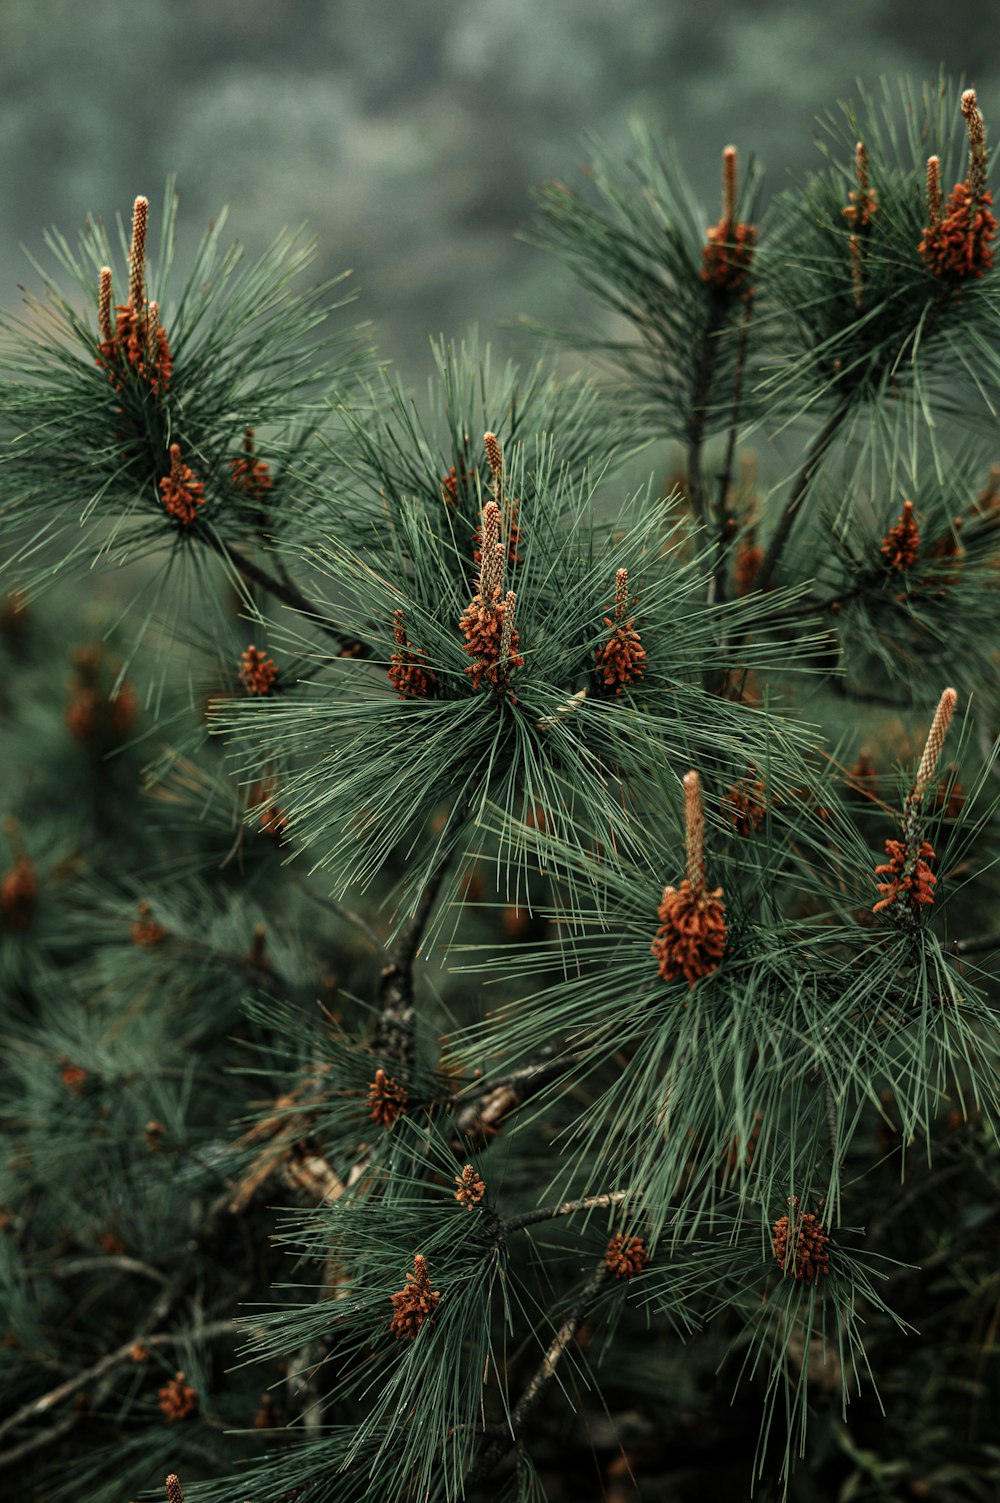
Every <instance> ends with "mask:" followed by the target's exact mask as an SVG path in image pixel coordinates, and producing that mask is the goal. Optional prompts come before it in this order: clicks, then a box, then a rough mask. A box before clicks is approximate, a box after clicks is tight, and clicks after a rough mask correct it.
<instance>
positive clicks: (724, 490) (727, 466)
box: [712, 295, 753, 605]
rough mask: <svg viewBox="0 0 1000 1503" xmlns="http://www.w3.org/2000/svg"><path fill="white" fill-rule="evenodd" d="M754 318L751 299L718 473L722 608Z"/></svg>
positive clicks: (717, 587) (718, 596)
mask: <svg viewBox="0 0 1000 1503" xmlns="http://www.w3.org/2000/svg"><path fill="white" fill-rule="evenodd" d="M752 317H753V297H752V296H750V295H748V296H747V298H746V301H745V303H744V305H743V318H742V321H741V323H740V342H739V347H738V350H737V354H736V374H735V377H734V380H733V405H732V408H731V410H730V414H729V433H728V435H727V437H726V453H725V458H724V459H723V462H722V470H721V471H720V473H719V494H718V498H717V500H716V505H715V576H714V595H713V601H712V603H713V604H714V605H722V604H723V602H724V601H725V598H726V569H725V557H726V543H727V541H728V537H727V529H728V524H729V513H728V511H727V509H726V497H727V495H728V493H729V483H730V481H731V479H732V474H733V458H734V456H735V454H736V433H737V430H738V427H739V418H740V402H741V401H742V398H743V373H744V370H745V368H746V356H747V345H748V343H749V340H750V320H751V318H752Z"/></svg>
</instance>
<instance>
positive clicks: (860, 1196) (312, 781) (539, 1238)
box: [0, 84, 1000, 1503]
mask: <svg viewBox="0 0 1000 1503" xmlns="http://www.w3.org/2000/svg"><path fill="white" fill-rule="evenodd" d="M827 128H828V137H829V144H828V145H827V147H826V148H825V149H826V153H827V165H826V166H825V168H824V169H823V170H822V171H820V172H817V173H816V174H814V175H812V176H811V177H809V178H808V179H807V180H806V181H804V182H802V183H800V184H798V185H797V186H795V187H793V188H791V189H789V190H787V191H786V192H784V193H783V194H781V195H780V196H779V197H777V198H775V199H774V200H773V201H772V202H771V203H770V204H769V205H768V206H767V207H766V208H765V207H764V206H763V200H762V194H761V182H760V176H759V174H758V173H757V172H756V169H753V170H751V171H750V172H744V173H743V175H742V181H741V173H740V162H739V156H738V153H737V150H736V148H735V147H732V146H727V147H726V148H725V149H724V150H723V153H722V178H723V193H722V209H721V215H720V217H719V218H718V219H716V220H714V221H713V219H712V217H711V212H710V211H708V210H703V209H702V208H701V207H700V206H699V204H698V202H697V199H696V196H695V195H694V194H693V193H692V191H691V190H690V189H689V188H688V187H687V185H686V184H685V182H684V180H683V178H682V175H681V173H680V171H679V169H678V167H677V165H676V163H675V162H674V160H673V158H672V157H671V156H670V155H669V154H668V155H666V156H664V155H661V154H659V153H658V152H657V151H656V150H655V149H654V147H653V145H652V143H651V140H650V139H649V137H648V136H646V135H645V134H643V133H639V135H638V137H637V158H636V161H635V162H634V163H633V164H631V165H629V166H624V165H620V164H615V163H612V162H599V163H597V164H595V166H594V168H593V170H592V172H591V174H590V178H589V181H588V185H587V187H586V189H585V190H582V191H577V190H575V189H572V188H569V187H566V186H565V185H563V184H558V185H553V186H551V187H548V188H545V189H543V190H542V191H541V192H540V193H539V195H538V200H537V202H538V210H539V218H538V221H537V224H536V238H537V239H538V240H540V241H541V242H543V243H544V244H545V245H547V246H548V247H549V248H550V249H552V250H554V251H555V252H556V253H557V254H558V255H559V256H561V257H562V258H563V259H564V260H565V261H566V263H567V264H568V266H569V268H570V269H571V271H572V272H573V273H574V274H575V275H576V276H577V277H578V278H579V279H580V281H581V282H582V283H583V284H584V286H585V287H586V288H587V289H588V291H589V292H590V293H591V294H592V295H593V296H594V299H595V302H596V305H597V307H598V309H603V310H604V311H605V312H606V311H607V310H609V309H610V310H611V311H612V312H613V313H614V314H615V316H616V323H615V328H616V330H617V331H619V332H618V334H617V335H616V336H615V337H614V338H611V337H609V335H608V330H607V327H606V326H601V327H599V328H598V329H597V330H596V331H595V332H593V333H591V334H587V333H582V332H579V331H569V332H566V331H564V332H563V333H562V336H561V337H562V338H564V339H569V340H572V341H573V342H575V343H576V344H578V345H579V346H581V347H582V348H585V349H588V348H589V349H590V350H591V351H592V352H594V353H595V354H597V355H598V356H599V357H600V358H599V360H598V361H597V371H596V374H595V377H594V379H593V380H589V379H584V378H582V377H581V378H570V379H562V378H559V377H557V376H556V375H555V374H554V373H553V372H550V371H549V370H548V369H547V367H546V366H545V365H544V363H542V364H539V365H538V366H537V367H536V368H535V369H533V370H530V371H528V372H527V373H523V372H520V371H518V370H517V369H515V368H513V367H511V368H507V369H505V370H503V371H499V372H498V371H497V370H496V369H495V368H493V367H491V363H490V360H489V357H488V355H487V354H486V353H480V351H479V350H478V349H477V348H476V346H475V345H474V344H470V345H463V346H459V347H455V346H453V345H441V346H437V347H435V350H434V357H435V365H436V374H435V380H434V382H433V384H432V390H431V394H430V398H429V401H428V403H427V404H426V406H425V407H424V408H418V407H417V406H416V405H414V404H413V403H412V402H411V401H410V399H409V398H408V397H407V395H406V394H405V393H404V392H403V391H402V390H401V389H400V388H399V386H398V384H397V383H395V382H394V380H393V379H392V378H391V377H390V376H388V375H387V374H386V373H385V371H383V370H382V369H380V368H379V365H378V361H377V359H376V357H375V356H374V355H373V353H372V352H371V351H370V350H368V349H367V347H366V345H365V341H364V336H363V332H362V331H361V330H358V329H347V328H339V327H338V329H337V330H336V331H335V332H333V333H331V332H330V329H329V327H328V322H327V320H328V315H329V314H330V313H332V312H333V309H332V308H330V307H329V293H330V289H329V288H319V289H312V290H309V291H307V292H301V291H299V290H298V278H299V276H300V274H301V272H302V271H303V269H304V268H305V266H306V264H307V261H308V248H307V247H306V246H305V245H304V243H303V242H302V240H301V238H300V237H296V236H291V237H288V236H284V237H282V238H280V239H279V240H278V241H277V242H276V243H275V246H274V247H273V249H272V251H271V252H270V253H269V254H268V255H267V256H265V257H264V258H262V260H261V261H260V262H259V263H258V264H257V265H255V266H252V267H246V266H244V265H243V263H242V261H241V259H240V256H239V253H238V252H236V251H229V252H224V251H221V250H220V240H219V226H218V225H217V226H216V227H215V228H214V229H213V230H212V232H211V234H210V235H209V236H208V237H207V239H206V241H205V242H204V244H203V245H202V247H201V249H200V250H199V251H198V252H197V254H196V256H195V258H194V262H193V264H192V266H191V267H190V268H189V269H188V270H187V271H186V273H185V275H184V277H183V279H182V281H181V284H180V288H179V290H176V291H175V287H176V286H177V284H176V283H175V282H174V281H172V267H171V263H172V259H173V227H174V216H175V213H176V203H175V198H174V195H173V191H172V189H171V190H169V191H168V195H167V201H166V205H165V208H164V210H163V211H162V213H161V215H160V216H159V219H158V218H157V215H156V213H155V211H154V210H153V208H152V207H151V206H150V204H149V202H148V201H147V199H146V198H144V197H140V198H137V199H136V201H135V205H134V208H133V211H132V220H131V226H130V228H129V229H128V230H126V229H125V227H124V226H121V227H120V235H119V239H120V241H121V255H120V256H119V258H118V265H117V268H116V264H115V262H116V258H115V256H114V254H113V253H112V246H111V242H110V241H109V239H108V237H107V235H106V234H105V232H104V230H103V228H101V227H100V222H98V223H97V225H93V224H92V225H90V226H89V227H88V228H87V229H86V231H85V233H84V235H83V237H82V239H81V243H80V247H79V249H78V250H74V249H72V248H71V247H70V245H69V244H68V243H67V242H66V241H65V240H64V239H63V238H62V237H61V236H60V235H58V234H55V233H53V234H52V235H50V236H49V238H48V245H49V249H50V251H51V252H53V253H54V255H55V257H56V259H57V261H58V262H59V263H60V266H61V270H62V273H63V274H64V275H68V276H69V278H70V280H71V282H72V283H73V284H74V285H73V286H72V287H71V288H70V290H65V289H62V288H61V287H60V285H59V282H58V280H57V278H56V277H55V276H54V275H50V274H49V273H48V272H47V271H44V270H43V269H42V268H38V270H39V274H40V275H41V276H42V278H43V287H44V293H43V295H42V296H41V297H39V298H37V299H35V300H33V301H31V300H29V303H28V308H27V312H26V313H25V314H24V315H23V316H21V317H10V318H8V319H7V320H6V322H5V328H4V334H3V343H2V347H0V361H2V367H3V374H4V382H3V385H2V389H0V409H2V414H3V423H4V436H3V446H2V450H0V467H2V494H3V501H2V504H0V535H2V536H3V539H4V542H3V557H4V559H5V560H6V568H7V574H8V578H9V583H8V586H7V588H8V591H9V593H8V595H7V599H6V604H5V605H4V607H3V610H2V611H0V654H2V657H3V665H4V671H3V674H2V676H0V715H2V729H3V733H4V737H5V742H6V745H5V761H6V765H7V766H8V767H9V768H10V769H11V777H10V779H9V783H8V803H7V806H6V808H5V809H4V810H2V811H0V812H2V813H4V815H5V821H4V825H3V831H4V836H3V844H2V845H0V865H2V871H0V985H2V987H3V989H4V1001H5V1006H4V1014H3V1022H2V1025H0V1026H2V1033H3V1046H4V1047H3V1053H2V1059H0V1112H2V1120H3V1145H4V1152H3V1155H2V1162H0V1310H2V1320H0V1326H2V1331H0V1477H3V1478H4V1480H5V1481H6V1479H8V1478H9V1479H10V1482H9V1485H10V1487H11V1489H12V1491H11V1496H17V1497H18V1498H19V1499H25V1500H30V1503H42V1500H44V1503H77V1500H79V1499H83V1498H86V1499H88V1500H89V1503H128V1500H129V1499H131V1498H138V1497H140V1496H141V1497H144V1498H164V1497H165V1498H166V1499H167V1503H184V1500H187V1503H242V1500H245V1499H252V1500H253V1503H276V1500H282V1503H292V1500H295V1503H333V1500H336V1503H351V1500H358V1503H361V1500H373V1499H394V1500H395V1499H398V1500H400V1503H402V1500H413V1503H417V1500H420V1503H459V1500H462V1499H469V1500H470V1503H472V1500H475V1499H480V1498H482V1499H485V1498H498V1497H502V1498H505V1499H508V1500H510V1503H515V1500H517V1503H521V1500H523V1503H528V1500H536V1499H541V1498H551V1499H553V1500H554V1503H555V1500H559V1499H564V1498H565V1499H568V1498H574V1499H578V1498H583V1497H591V1496H593V1497H597V1496H600V1497H604V1498H614V1499H616V1500H625V1503H630V1500H632V1499H639V1498H642V1497H646V1498H649V1497H677V1498H681V1499H694V1498H695V1497H698V1498H700V1497H701V1496H702V1495H703V1494H704V1492H705V1490H706V1483H707V1484H708V1486H709V1488H711V1489H712V1490H713V1491H714V1492H715V1493H716V1494H718V1495H719V1496H734V1497H735V1496H746V1495H748V1493H749V1491H750V1489H751V1488H752V1487H754V1486H756V1487H758V1488H759V1489H760V1496H761V1497H765V1498H777V1497H781V1496H791V1497H794V1498H799V1499H802V1500H811V1499H814V1498H815V1499H824V1500H825V1499H829V1500H831V1503H832V1500H833V1499H835V1498H836V1499H847V1498H865V1497H873V1498H874V1497H890V1496H891V1497H897V1496H898V1497H921V1496H932V1497H935V1498H941V1499H948V1500H955V1503H960V1500H973V1499H981V1498H985V1497H987V1496H989V1493H988V1480H987V1479H988V1475H989V1471H990V1468H991V1465H992V1464H993V1462H994V1461H995V1455H996V1453H995V1449H992V1448H993V1447H994V1439H993V1436H992V1433H991V1430H990V1424H989V1416H990V1414H991V1413H992V1412H995V1407H996V1404H997V1402H998V1401H1000V1373H998V1371H997V1367H996V1359H995V1352H994V1351H993V1347H995V1342H993V1340H992V1333H993V1332H994V1330H995V1325H996V1321H995V1306H996V1288H997V1286H996V1247H997V1215H998V1206H1000V1154H998V1144H997V1133H996V1123H997V1116H996V1113H997V1107H998V1099H997V1098H998V1086H997V1080H998V1074H997V1066H998V1062H1000V1049H998V1044H1000V1033H998V1026H997V1011H996V1008H997V1000H998V986H1000V973H998V965H1000V912H998V894H997V883H996V877H995V856H994V852H995V848H996V840H997V836H998V831H1000V796H998V793H997V789H996V777H997V767H996V758H997V750H998V741H997V737H998V732H1000V693H998V692H997V663H998V660H1000V630H998V628H1000V604H998V602H1000V588H998V585H1000V490H998V485H997V476H998V473H1000V471H998V467H997V464H996V460H997V455H996V452H995V415H996V410H997V404H998V402H1000V338H998V336H1000V303H998V300H997V294H996V290H995V288H994V285H993V279H994V277H995V275H996V272H995V271H994V268H993V243H994V240H995V237H996V219H995V217H994V215H993V212H992V194H991V189H990V188H989V154H988V151H987V145H986V123H985V121H984V119H983V115H982V112H981V110H980V107H979V103H978V100H977V97H976V94H975V91H974V90H972V89H966V90H964V91H960V90H956V89H954V88H952V87H951V86H950V85H945V84H942V86H941V87H940V88H937V89H926V90H924V91H923V92H917V91H915V90H911V89H909V88H904V89H903V91H902V93H901V95H900V97H899V98H898V99H896V98H894V97H892V96H891V95H890V94H889V93H886V95H885V97H884V98H883V99H882V100H881V101H879V102H875V101H865V105H864V108H863V109H862V110H860V111H858V110H855V109H854V107H853V106H848V107H845V110H844V114H843V119H842V120H840V119H838V118H834V119H832V120H830V121H828V122H827ZM953 179H954V181H955V186H954V187H953V188H952V189H951V190H950V191H949V192H948V195H947V197H945V188H944V187H943V186H942V185H943V184H947V183H948V182H950V181H952V180H953ZM157 235H158V236H159V239H158V247H159V248H158V251H157V252H156V253H155V254H151V252H150V250H149V245H150V244H151V243H152V241H153V240H154V239H155V238H156V236H157ZM116 289H118V290H117V291H116ZM116 296H119V297H121V298H122V299H123V301H121V302H119V303H116V302H115V298H116ZM623 327H628V328H629V329H630V331H631V332H630V333H628V334H626V335H624V336H621V334H620V331H621V329H622V328H623ZM991 425H993V426H991ZM659 440H670V441H672V443H673V444H674V446H675V447H674V450H673V455H674V463H675V471H674V473H673V474H672V475H671V477H670V479H669V480H668V481H667V482H666V483H665V484H663V483H660V481H659V480H658V479H656V478H655V477H654V478H653V479H651V480H650V481H649V482H648V484H646V485H645V486H643V487H642V488H640V489H639V490H637V491H636V490H634V488H630V486H629V485H628V484H627V483H626V482H625V481H624V480H623V479H622V478H621V477H622V468H621V466H622V462H623V461H624V460H626V459H627V460H629V461H630V464H631V470H632V472H633V473H634V472H635V468H636V464H637V463H638V461H637V457H636V456H637V453H638V451H639V450H640V449H641V447H642V446H643V445H645V444H647V443H651V442H656V441H659ZM758 452H759V453H761V454H762V458H760V459H757V458H755V457H754V456H755V454H756V453H758ZM661 457H662V456H661ZM659 462H660V459H659V458H658V460H657V463H659ZM761 474H768V476H769V484H768V488H767V489H766V490H765V489H764V488H763V486H762V484H761V482H760V481H759V480H758V476H759V475H761ZM111 562H115V563H118V564H125V563H127V564H128V565H129V567H130V570H131V573H130V575H129V578H130V581H131V582H134V591H133V593H134V596H135V599H134V600H133V602H132V605H131V607H130V608H129V609H128V610H124V611H123V613H122V614H121V616H120V617H118V618H115V617H114V616H113V615H112V614H111V612H110V607H109V608H108V610H106V611H105V610H104V608H103V607H101V606H99V605H98V606H96V607H94V606H92V605H86V606H85V605H84V602H85V599H86V597H85V595H84V593H83V592H82V590H81V589H80V587H79V586H78V585H76V584H75V583H74V582H73V570H74V568H79V567H80V566H83V565H86V566H88V567H89V568H97V569H101V568H103V567H106V566H107V565H108V564H109V563H111ZM53 586H55V587H56V589H52V590H51V593H47V591H49V589H50V587H53ZM56 590H57V591H58V593H56ZM54 599H58V601H59V614H58V619H57V618H56V616H55V613H54V611H53V607H52V603H51V602H52V601H53V600H54ZM139 600H144V601H145V602H146V603H145V605H144V606H142V607H140V606H138V605H137V604H136V602H138V601H139ZM78 622H79V636H76V635H74V636H73V638H72V639H70V640H67V637H66V633H67V630H68V627H69V625H70V623H72V626H73V631H74V634H75V633H76V631H77V623H78ZM96 636H101V637H103V638H104V639H105V642H106V645H95V643H94V641H93V640H92V639H93V638H94V637H96ZM53 674H55V675H56V676H57V678H58V677H59V676H60V675H61V676H62V679H63V685H62V688H61V689H60V690H59V691H58V693H57V694H56V695H55V696H54V695H53V693H52V680H53ZM59 694H61V695H62V699H61V700H59ZM67 696H68V698H67ZM57 700H59V702H58V703H57V702H56V701H57ZM880 1394H881V1398H880V1397H879V1395H880ZM956 1394H958V1395H959V1397H958V1398H957V1399H956V1397H955V1395H956ZM967 1395H971V1398H968V1399H967V1397H966V1396H967ZM849 1401H850V1403H851V1407H850V1408H848V1403H849ZM959 1431H960V1433H961V1441H960V1442H959V1441H958V1440H957V1439H956V1438H955V1437H956V1436H957V1435H958V1434H959Z"/></svg>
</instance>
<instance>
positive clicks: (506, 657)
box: [500, 590, 517, 668]
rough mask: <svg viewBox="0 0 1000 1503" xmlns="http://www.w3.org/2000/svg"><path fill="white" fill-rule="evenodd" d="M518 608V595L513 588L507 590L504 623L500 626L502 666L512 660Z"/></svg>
mask: <svg viewBox="0 0 1000 1503" xmlns="http://www.w3.org/2000/svg"><path fill="white" fill-rule="evenodd" d="M516 609H517V596H516V595H515V594H514V591H513V590H508V591H507V598H506V599H505V601H504V611H503V625H502V626H501V628H500V667H501V668H506V666H507V664H508V663H509V662H510V649H511V642H512V640H513V636H514V612H515V611H516Z"/></svg>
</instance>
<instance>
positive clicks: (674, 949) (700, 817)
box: [651, 770, 727, 987]
mask: <svg viewBox="0 0 1000 1503" xmlns="http://www.w3.org/2000/svg"><path fill="white" fill-rule="evenodd" d="M684 828H685V844H686V848H687V877H686V878H685V879H684V881H683V882H682V883H681V885H680V888H679V889H678V888H675V887H666V888H664V890H663V898H662V900H661V902H660V906H659V909H658V913H659V917H660V927H659V929H657V931H656V938H655V939H654V940H653V943H652V946H651V950H652V953H653V955H654V956H655V957H656V961H657V964H658V966H659V971H660V975H661V976H662V977H663V979H664V981H676V980H677V979H678V977H680V976H684V977H685V978H686V979H687V983H688V986H689V987H692V986H694V984H695V982H696V981H698V980H699V979H700V978H701V977H702V976H707V975H709V974H710V973H711V972H712V971H714V970H717V969H718V965H719V962H720V961H721V959H722V956H723V954H724V952H725V948H726V939H727V929H726V920H725V905H724V904H723V903H722V902H721V901H720V900H721V898H722V888H721V887H717V888H716V889H715V891H714V892H709V891H708V890H707V888H706V886H705V816H704V809H703V806H702V798H701V779H700V778H699V776H698V774H697V773H696V772H695V771H693V770H692V771H691V772H688V773H686V774H685V777H684Z"/></svg>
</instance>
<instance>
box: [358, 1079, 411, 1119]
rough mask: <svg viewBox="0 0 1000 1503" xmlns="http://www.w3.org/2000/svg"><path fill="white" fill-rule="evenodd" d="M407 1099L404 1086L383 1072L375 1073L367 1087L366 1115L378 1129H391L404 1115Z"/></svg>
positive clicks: (407, 1095)
mask: <svg viewBox="0 0 1000 1503" xmlns="http://www.w3.org/2000/svg"><path fill="white" fill-rule="evenodd" d="M409 1099H410V1093H409V1091H407V1089H406V1087H405V1085H402V1084H401V1083H400V1082H399V1081H398V1080H396V1079H395V1078H394V1077H393V1076H392V1075H387V1074H386V1073H385V1071H384V1070H381V1069H379V1070H376V1071H375V1079H374V1080H373V1081H372V1083H371V1085H370V1086H369V1087H368V1115H369V1117H371V1119H372V1121H373V1122H377V1123H378V1125H379V1126H380V1127H391V1126H392V1124H393V1123H394V1122H395V1120H396V1118H397V1117H402V1116H403V1114H404V1113H405V1111H406V1106H407V1102H408V1101H409Z"/></svg>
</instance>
